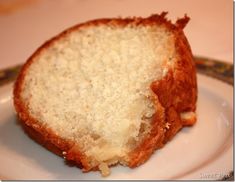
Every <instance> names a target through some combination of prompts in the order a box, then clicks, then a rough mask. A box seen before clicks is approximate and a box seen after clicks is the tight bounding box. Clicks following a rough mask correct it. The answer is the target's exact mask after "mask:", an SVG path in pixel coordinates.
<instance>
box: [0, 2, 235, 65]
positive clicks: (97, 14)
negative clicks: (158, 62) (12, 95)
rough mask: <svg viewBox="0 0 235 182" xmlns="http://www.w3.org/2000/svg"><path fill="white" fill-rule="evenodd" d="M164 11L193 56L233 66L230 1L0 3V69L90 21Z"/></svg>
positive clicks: (23, 58) (20, 61)
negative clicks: (181, 22)
mask: <svg viewBox="0 0 235 182" xmlns="http://www.w3.org/2000/svg"><path fill="white" fill-rule="evenodd" d="M162 11H168V12H169V14H168V15H167V17H168V18H169V19H171V20H172V21H173V22H175V21H176V19H177V18H180V17H183V16H184V14H187V15H188V16H189V17H190V18H191V20H190V22H189V23H188V25H187V26H186V28H185V29H184V31H185V34H186V36H187V38H188V40H189V42H190V45H191V48H192V51H193V54H194V55H198V56H204V57H209V58H214V59H218V60H221V61H224V62H230V63H232V62H233V1H232V0H0V69H2V68H6V67H9V66H13V65H16V64H20V63H23V62H25V61H26V59H27V58H28V57H29V56H30V55H31V54H32V53H33V52H34V51H35V49H36V48H37V47H39V46H40V45H41V44H42V43H44V42H45V41H46V40H48V39H50V38H51V37H53V36H55V35H56V34H58V33H59V32H61V31H63V30H64V29H66V28H68V27H70V26H73V25H75V24H78V23H81V22H84V21H88V20H91V19H96V18H105V17H118V16H121V17H126V16H144V17H145V16H149V15H151V14H153V13H161V12H162Z"/></svg>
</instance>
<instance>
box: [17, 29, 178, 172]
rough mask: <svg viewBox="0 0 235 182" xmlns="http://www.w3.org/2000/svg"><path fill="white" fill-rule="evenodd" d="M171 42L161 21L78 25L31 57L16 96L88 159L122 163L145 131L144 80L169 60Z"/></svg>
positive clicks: (148, 113) (149, 97)
mask: <svg viewBox="0 0 235 182" xmlns="http://www.w3.org/2000/svg"><path fill="white" fill-rule="evenodd" d="M174 44H175V43H174V38H173V34H172V33H171V32H169V30H167V29H166V28H165V27H163V26H157V25H156V26H153V25H151V26H147V25H144V26H143V25H138V26H136V25H132V24H129V25H126V26H117V25H111V24H110V25H109V24H106V25H97V26H86V27H80V28H79V29H78V30H76V31H72V32H70V33H67V34H65V35H64V36H63V37H60V38H59V39H57V41H55V42H53V43H52V44H51V45H50V46H49V47H47V48H46V49H43V50H42V51H41V52H40V53H39V54H38V55H37V56H36V57H34V58H33V59H34V62H33V63H32V64H31V65H30V66H29V69H28V70H27V74H26V76H25V78H24V83H23V86H22V92H21V97H22V99H24V100H25V101H26V102H25V105H26V106H27V108H28V110H29V112H30V115H31V116H33V117H34V118H36V119H37V120H38V121H39V122H41V123H42V124H43V125H44V126H46V127H49V128H51V129H52V130H53V131H54V133H55V134H57V135H59V136H61V137H62V138H65V139H67V140H72V141H74V142H75V143H77V144H78V146H79V149H80V150H81V151H82V152H83V153H85V154H86V156H88V157H90V158H92V161H93V162H94V163H102V164H103V163H105V162H106V163H109V164H111V163H116V162H122V163H125V162H127V161H128V157H127V156H128V152H129V151H131V150H133V148H135V147H136V146H137V145H138V143H139V142H140V141H141V139H143V138H144V137H145V136H146V135H148V133H149V132H150V129H151V118H152V116H153V114H154V113H155V109H157V108H155V106H154V103H153V93H152V91H151V89H150V84H151V83H152V82H153V81H154V80H159V79H162V78H163V76H164V75H165V74H166V73H167V71H168V70H167V66H169V64H173V62H174V59H175V57H174V55H175V46H174ZM94 165H95V164H94ZM101 167H102V165H101ZM104 168H105V167H104Z"/></svg>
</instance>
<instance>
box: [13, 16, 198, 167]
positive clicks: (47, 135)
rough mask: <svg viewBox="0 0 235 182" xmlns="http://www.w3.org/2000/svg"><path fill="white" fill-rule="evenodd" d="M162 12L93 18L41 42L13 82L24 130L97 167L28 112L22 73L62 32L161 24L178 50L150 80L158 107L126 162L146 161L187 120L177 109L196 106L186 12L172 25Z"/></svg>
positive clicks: (54, 148)
mask: <svg viewBox="0 0 235 182" xmlns="http://www.w3.org/2000/svg"><path fill="white" fill-rule="evenodd" d="M165 15H166V12H163V13H162V14H160V15H152V16H150V17H148V18H126V19H120V18H116V19H99V20H94V21H90V22H86V23H83V24H79V25H77V26H74V27H72V28H70V29H68V30H66V31H64V32H62V33H61V34H59V35H58V36H56V37H54V38H52V39H51V40H49V41H47V42H46V43H45V44H43V45H42V46H41V47H40V48H39V49H38V50H36V52H35V53H34V54H33V55H32V56H31V57H30V58H29V59H28V60H27V62H26V64H25V65H24V66H23V68H22V70H21V72H20V74H19V76H18V78H17V80H16V82H15V87H14V105H15V108H16V111H17V113H18V115H19V118H20V120H21V123H22V125H23V127H24V129H25V131H26V132H27V133H28V134H29V135H30V136H31V137H32V138H34V139H35V140H36V141H38V142H39V143H40V144H42V145H43V146H45V147H46V148H48V149H49V150H51V151H52V152H54V153H56V154H58V155H60V156H64V157H65V158H66V159H67V160H71V161H75V162H76V163H77V164H79V165H80V166H81V167H82V168H83V170H84V171H89V170H94V169H97V166H96V167H94V166H92V165H91V164H90V161H89V159H88V158H87V157H86V156H85V154H83V153H82V152H81V151H80V149H79V146H77V145H75V144H74V143H73V142H71V141H67V140H64V139H62V138H61V137H60V136H57V135H56V134H55V133H54V132H53V131H52V130H50V129H49V128H46V127H45V126H42V125H41V124H40V122H39V121H37V120H36V119H35V118H33V117H32V116H31V115H30V114H29V112H28V110H27V105H25V103H24V102H23V101H22V100H21V97H20V94H21V90H22V88H21V87H22V84H23V82H24V77H25V75H26V74H27V69H28V68H29V66H30V65H31V64H32V63H33V61H34V58H35V57H37V56H38V55H39V54H41V52H42V51H43V50H44V49H47V48H48V47H49V46H50V45H51V44H53V43H54V42H55V41H57V40H58V39H60V38H63V37H64V36H65V35H67V34H69V33H70V32H72V31H75V30H78V29H80V28H81V27H87V26H97V25H101V24H109V25H110V26H125V25H128V24H129V23H132V24H133V26H137V25H139V24H141V25H153V24H157V25H162V26H165V27H167V28H168V29H169V30H170V31H172V32H173V33H174V35H175V42H176V44H175V47H176V50H177V52H178V60H177V61H176V63H175V64H174V66H173V67H172V68H170V71H169V72H168V74H167V75H166V76H165V77H164V78H163V79H162V80H159V81H156V82H153V83H152V85H151V89H152V90H153V92H154V93H155V94H156V95H155V96H156V100H155V102H156V108H157V111H156V113H155V115H154V117H153V120H152V129H151V132H150V134H149V135H148V136H147V137H146V138H145V139H144V140H143V141H142V142H141V144H140V145H138V146H137V147H136V149H135V150H133V151H132V152H130V154H129V162H128V166H129V167H136V166H138V165H140V164H141V163H143V162H145V161H146V160H147V159H148V158H149V157H150V156H151V154H152V153H153V152H154V151H155V150H156V149H158V148H160V147H162V146H163V145H164V144H165V143H166V142H167V141H169V140H170V139H171V138H172V137H173V136H174V135H175V134H176V133H177V132H178V131H179V130H180V129H181V128H182V127H183V126H184V124H185V123H187V121H186V120H184V121H183V120H181V118H180V113H181V112H187V111H195V109H196V100H197V84H196V71H195V66H194V61H193V56H192V52H191V49H190V46H189V44H188V42H187V39H186V38H185V36H184V33H183V31H182V29H183V28H184V27H185V25H186V24H187V22H188V20H189V18H188V17H187V16H185V18H183V19H179V20H177V22H176V24H175V25H174V24H172V23H171V22H170V21H168V20H167V19H166V18H165ZM166 123H169V124H170V127H169V129H168V128H165V124H166Z"/></svg>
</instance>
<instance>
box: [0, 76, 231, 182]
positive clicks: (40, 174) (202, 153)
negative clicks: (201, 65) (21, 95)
mask: <svg viewBox="0 0 235 182" xmlns="http://www.w3.org/2000/svg"><path fill="white" fill-rule="evenodd" d="M12 86H13V84H8V85H5V86H3V87H0V179H104V178H102V177H101V176H100V174H99V172H90V173H82V172H81V170H80V169H78V168H76V167H69V166H67V165H66V164H65V163H64V161H63V159H62V158H60V157H58V156H56V155H54V154H52V153H51V152H49V151H47V150H46V149H44V148H43V147H42V146H40V145H38V144H37V143H35V142H34V141H33V140H31V139H30V138H29V137H28V136H27V135H26V134H25V133H24V132H23V130H22V128H21V127H20V126H19V125H18V124H17V119H16V116H15V112H14V108H13V104H12ZM198 86H199V95H198V105H197V107H198V108H197V114H198V122H197V123H196V125H195V126H194V127H190V128H184V129H183V130H182V131H181V132H179V133H178V134H177V135H176V137H174V139H173V140H172V141H171V142H169V143H168V144H167V145H166V146H165V147H164V148H162V149H161V150H158V151H156V152H155V153H154V155H153V156H152V157H151V158H150V159H149V160H148V161H147V162H146V163H145V164H143V165H141V166H140V167H138V168H135V169H129V168H128V167H122V166H116V167H113V168H112V174H111V175H110V176H109V177H107V178H105V179H210V180H211V179H219V178H222V177H224V175H227V174H228V173H229V171H232V170H233V141H232V140H233V103H232V102H233V88H232V87H231V86H230V85H228V84H226V83H223V82H221V81H218V80H216V79H213V78H209V77H206V76H202V75H200V74H199V75H198Z"/></svg>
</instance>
